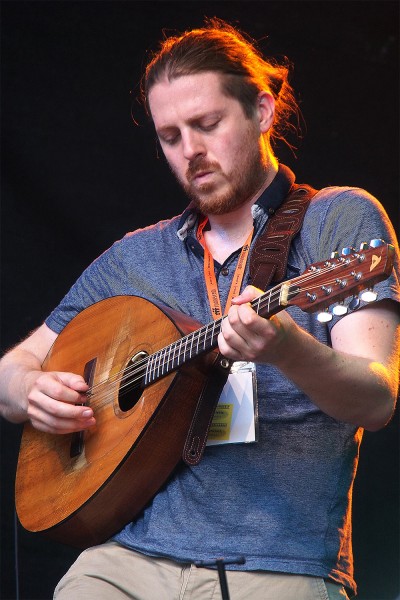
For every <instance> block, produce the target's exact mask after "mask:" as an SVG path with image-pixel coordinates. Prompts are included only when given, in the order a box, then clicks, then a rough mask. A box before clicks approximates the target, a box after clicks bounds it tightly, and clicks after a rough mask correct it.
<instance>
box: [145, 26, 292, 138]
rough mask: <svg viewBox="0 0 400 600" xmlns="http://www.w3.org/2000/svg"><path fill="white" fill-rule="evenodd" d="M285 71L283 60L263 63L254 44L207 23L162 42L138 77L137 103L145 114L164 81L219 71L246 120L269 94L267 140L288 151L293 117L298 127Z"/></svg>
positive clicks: (226, 28)
mask: <svg viewBox="0 0 400 600" xmlns="http://www.w3.org/2000/svg"><path fill="white" fill-rule="evenodd" d="M290 67H291V65H290V64H289V62H288V61H287V59H284V62H283V63H282V64H279V63H278V62H277V61H276V60H274V59H268V60H265V59H264V58H263V56H262V55H261V53H260V52H259V51H258V49H257V48H256V46H255V42H254V41H250V40H247V39H246V38H245V37H244V35H243V34H242V33H240V32H239V31H238V30H237V29H235V28H234V27H232V26H231V25H229V24H227V23H226V22H224V21H222V20H221V19H217V18H212V19H207V21H206V25H205V27H203V28H201V29H193V30H190V31H186V32H185V33H183V34H182V35H179V36H170V37H166V38H165V39H164V40H163V41H162V42H161V44H160V47H159V50H158V51H157V52H155V53H153V54H152V56H151V59H150V61H149V63H148V65H147V67H146V70H145V73H144V76H143V80H142V85H141V93H142V100H143V102H144V104H145V106H146V110H147V112H148V114H149V115H150V114H151V111H150V108H149V104H148V95H149V92H150V90H151V88H152V87H153V86H154V85H155V84H156V83H157V82H158V81H160V80H161V79H162V78H163V77H166V78H167V79H168V80H169V81H171V80H173V79H175V78H178V77H182V76H185V75H193V74H195V73H202V72H205V71H214V72H219V73H221V74H223V75H224V77H223V78H222V90H223V92H224V93H225V94H226V95H227V96H229V97H233V98H236V99H237V100H238V101H239V102H240V104H241V105H242V108H243V111H244V113H245V115H246V117H247V118H250V117H251V116H252V115H253V114H254V110H255V108H256V102H257V96H258V94H259V92H260V91H268V92H270V93H271V94H272V96H273V97H274V100H275V118H274V124H273V127H272V128H271V130H270V132H269V135H270V138H271V141H275V142H276V141H277V140H283V141H285V142H286V143H287V144H288V145H289V147H291V145H290V144H289V143H288V141H287V140H286V137H285V136H286V134H287V133H288V132H289V131H293V130H296V129H297V127H296V126H294V125H292V124H291V118H292V117H293V116H295V117H296V120H297V122H298V116H299V109H298V106H297V103H296V100H295V98H294V93H293V89H292V87H291V86H290V84H289V81H288V77H289V72H290Z"/></svg>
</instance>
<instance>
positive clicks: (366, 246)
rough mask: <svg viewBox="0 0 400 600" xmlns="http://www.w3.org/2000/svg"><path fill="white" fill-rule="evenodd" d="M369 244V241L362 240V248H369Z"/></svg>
mask: <svg viewBox="0 0 400 600" xmlns="http://www.w3.org/2000/svg"><path fill="white" fill-rule="evenodd" d="M368 248H369V244H368V243H367V242H361V244H360V250H368Z"/></svg>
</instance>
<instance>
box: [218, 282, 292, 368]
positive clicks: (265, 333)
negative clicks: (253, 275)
mask: <svg viewBox="0 0 400 600" xmlns="http://www.w3.org/2000/svg"><path fill="white" fill-rule="evenodd" d="M260 294H262V292H261V290H259V289H257V288H255V287H253V286H248V287H246V289H245V290H244V291H243V292H242V294H240V296H237V297H236V298H234V299H233V300H232V306H231V308H230V310H229V312H228V315H227V316H226V317H225V318H224V319H223V322H222V326H221V333H220V334H219V336H218V346H219V350H220V352H221V353H222V354H223V355H224V356H226V357H227V358H230V359H231V360H249V361H252V362H258V363H270V364H276V363H277V362H279V357H280V356H282V352H283V347H284V346H285V345H286V344H287V343H288V342H289V336H290V333H291V331H293V329H294V328H296V327H297V326H296V324H295V323H294V321H293V320H292V319H291V317H289V315H288V314H287V313H285V312H284V311H283V312H281V313H279V316H278V315H273V316H272V317H270V318H269V319H264V318H263V317H260V316H259V315H258V314H257V313H256V312H255V311H254V310H253V309H252V307H251V306H250V304H249V303H250V302H251V301H252V300H254V299H255V298H258V297H259V296H260Z"/></svg>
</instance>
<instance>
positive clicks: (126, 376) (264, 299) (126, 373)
mask: <svg viewBox="0 0 400 600" xmlns="http://www.w3.org/2000/svg"><path fill="white" fill-rule="evenodd" d="M344 260H346V259H344ZM355 260H358V259H357V257H356V258H354V259H351V260H350V261H349V262H347V263H346V266H348V265H349V264H351V262H352V261H355ZM343 262H344V261H343ZM343 262H341V263H338V264H337V265H332V264H330V265H328V266H327V267H326V268H320V269H319V270H318V271H310V272H309V273H307V274H303V275H300V276H299V277H297V278H294V279H292V280H288V282H287V284H288V285H290V286H292V287H293V286H295V285H296V284H303V283H306V282H308V281H310V280H313V279H315V278H316V276H318V277H319V276H321V275H324V274H325V273H327V272H329V271H334V270H335V269H337V267H339V266H343ZM335 281H336V280H335V279H332V281H327V282H325V284H326V285H330V284H332V283H334V282H335ZM316 287H319V284H318V283H316V284H315V285H314V286H308V287H307V288H304V289H303V290H302V291H308V292H309V291H310V290H313V289H314V288H316ZM281 288H282V284H279V285H277V286H275V287H274V288H272V289H271V290H269V291H268V292H267V293H264V294H263V295H262V296H260V297H259V298H256V299H255V300H253V301H252V302H251V305H252V306H253V308H254V309H255V310H256V311H257V312H258V311H261V310H262V309H263V308H265V306H268V305H269V304H271V303H272V302H274V301H275V300H276V299H277V298H279V296H280V293H281ZM224 318H225V317H223V318H221V319H219V320H217V321H215V323H214V324H208V325H205V326H203V327H201V328H200V329H198V330H197V331H195V332H192V333H190V334H188V335H186V336H183V337H182V338H179V339H178V340H176V341H175V342H173V343H172V344H170V345H168V346H166V347H165V348H162V349H161V350H158V351H156V352H155V353H153V354H152V355H147V356H146V357H145V358H143V359H142V360H140V361H137V362H135V363H134V364H133V365H132V367H128V368H125V369H123V370H121V371H119V372H118V373H116V374H115V375H113V377H111V378H109V379H106V380H104V381H102V382H98V383H97V384H95V385H94V386H92V387H91V388H90V389H89V390H88V392H87V393H88V395H89V396H90V395H92V394H94V393H96V395H97V402H96V404H99V403H100V406H101V405H102V404H103V402H102V400H103V401H104V398H103V399H102V398H101V394H97V390H98V389H99V388H101V387H104V386H110V387H112V386H113V384H117V383H118V382H119V381H125V383H123V384H122V385H121V386H120V388H119V390H120V391H123V390H126V389H129V390H132V389H134V388H135V387H138V386H137V385H135V384H141V383H142V382H143V377H144V375H145V373H146V369H147V365H148V364H149V362H150V361H153V362H154V363H156V364H155V367H152V368H153V369H154V370H156V371H158V372H157V375H156V376H155V378H154V376H153V380H152V381H150V382H149V383H153V382H154V381H156V380H157V379H160V376H159V375H160V373H159V371H160V370H162V371H164V370H165V371H166V373H164V372H162V373H161V377H162V376H164V375H167V374H168V373H169V372H170V371H172V369H174V368H178V367H179V366H180V364H179V361H180V360H181V359H182V358H183V359H184V358H185V356H186V355H187V354H189V357H190V352H191V351H192V349H193V342H195V344H194V345H197V348H198V347H201V346H203V348H204V349H205V344H206V343H208V342H209V341H210V340H212V339H213V338H214V337H215V335H216V331H217V335H218V334H219V331H220V328H221V325H222V321H223V319H224ZM210 330H212V332H211V335H209V334H210ZM203 335H204V336H205V337H204V339H203V340H202V339H201V338H202V336H203ZM191 338H193V339H192V341H191V343H189V344H188V341H189V340H190V339H191ZM196 340H197V343H196ZM178 347H179V350H178V352H177V353H176V349H177V348H178ZM182 347H184V349H183V351H182ZM188 347H189V350H188ZM171 353H172V358H171ZM162 354H164V358H165V357H166V356H168V359H167V361H166V362H165V360H164V362H162V360H161V357H162ZM196 356H198V354H196ZM169 363H171V367H172V369H170V364H169ZM161 365H162V366H161ZM105 391H106V393H107V390H105ZM105 400H106V401H107V402H108V396H106V397H105Z"/></svg>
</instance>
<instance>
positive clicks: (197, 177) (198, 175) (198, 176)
mask: <svg viewBox="0 0 400 600" xmlns="http://www.w3.org/2000/svg"><path fill="white" fill-rule="evenodd" d="M212 174H213V171H199V172H198V173H195V175H194V176H193V177H192V181H202V180H203V179H205V178H206V177H208V176H209V175H212Z"/></svg>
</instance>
